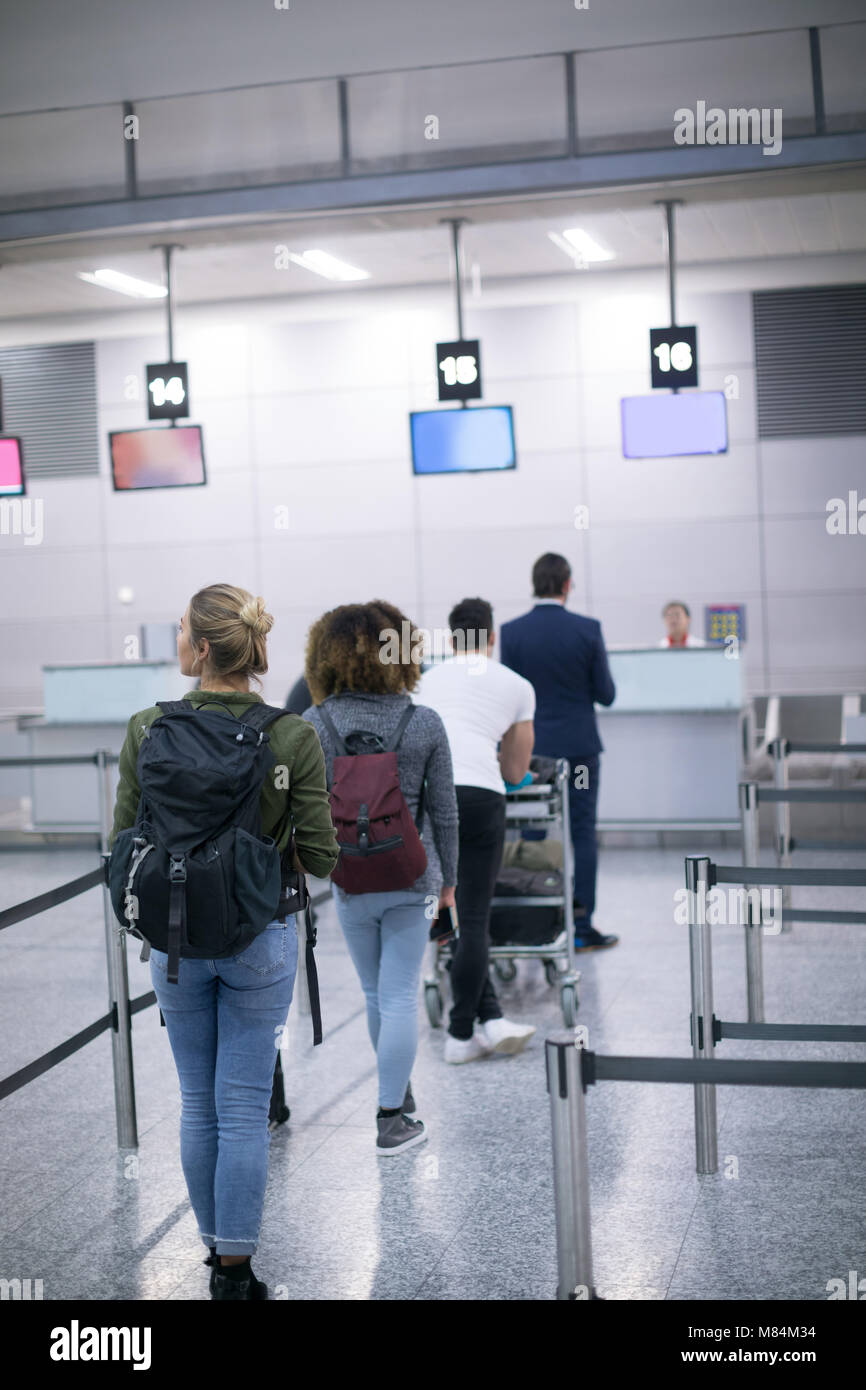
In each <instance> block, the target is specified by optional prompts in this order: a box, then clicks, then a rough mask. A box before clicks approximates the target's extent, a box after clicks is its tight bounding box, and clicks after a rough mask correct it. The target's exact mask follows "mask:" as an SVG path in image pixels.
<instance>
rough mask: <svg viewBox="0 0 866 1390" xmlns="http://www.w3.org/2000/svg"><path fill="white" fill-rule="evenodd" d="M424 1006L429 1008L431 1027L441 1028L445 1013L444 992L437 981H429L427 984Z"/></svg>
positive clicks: (425, 986)
mask: <svg viewBox="0 0 866 1390" xmlns="http://www.w3.org/2000/svg"><path fill="white" fill-rule="evenodd" d="M424 1004H425V1006H426V1008H427V1017H428V1018H429V1020H430V1027H431V1028H439V1027H441V1024H442V1012H443V1004H442V991H441V989H440V988H439V986H438V984H437V983H436V981H435V980H427V981H426V982H425V985H424Z"/></svg>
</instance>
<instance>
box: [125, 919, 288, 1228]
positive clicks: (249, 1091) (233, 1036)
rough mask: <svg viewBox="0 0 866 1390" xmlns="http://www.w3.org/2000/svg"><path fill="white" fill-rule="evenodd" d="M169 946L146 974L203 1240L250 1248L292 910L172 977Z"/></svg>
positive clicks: (260, 1196) (261, 1187)
mask: <svg viewBox="0 0 866 1390" xmlns="http://www.w3.org/2000/svg"><path fill="white" fill-rule="evenodd" d="M167 960H168V957H167V956H166V954H165V952H164V951H151V956H150V976H151V979H152V980H153V987H154V990H155V991H156V998H157V1002H158V1004H159V1007H160V1009H161V1010H162V1013H163V1017H164V1018H165V1026H166V1031H167V1033H168V1041H169V1043H170V1045H171V1050H172V1053H173V1054H174V1061H175V1066H176V1067H177V1074H178V1078H179V1080H180V1093H181V1102H182V1108H181V1119H180V1159H181V1164H182V1166H183V1174H184V1177H185V1178H186V1185H187V1188H188V1190H189V1199H190V1202H191V1203H192V1209H193V1211H194V1212H195V1216H196V1220H197V1221H198V1228H199V1233H200V1235H201V1238H202V1240H203V1241H204V1243H205V1245H207V1246H211V1245H215V1246H216V1250H217V1254H218V1255H252V1253H253V1252H254V1250H255V1248H256V1244H257V1242H258V1238H259V1227H260V1226H261V1220H262V1206H263V1204H264V1200H265V1184H266V1182H267V1177H268V1147H269V1144H270V1132H269V1130H268V1110H269V1107H270V1099H271V1088H272V1086H273V1080H274V1066H275V1064H276V1057H277V1053H276V1049H277V1047H278V1046H279V1042H280V1034H281V1032H282V1030H283V1027H284V1025H285V1022H286V1017H287V1015H288V1012H289V1005H290V1004H291V1002H292V990H293V989H294V984H295V972H296V970H297V966H298V937H297V931H296V928H295V919H294V917H287V918H286V923H285V925H283V923H282V922H271V923H270V924H269V925H268V926H267V927H266V929H265V930H264V931H263V932H260V933H259V935H258V936H257V937H256V938H255V939H254V940H253V941H252V942H251V943H250V945H249V946H247V947H246V949H245V950H243V951H241V952H240V954H239V955H236V956H229V957H226V958H225V959H224V960H188V959H182V960H181V962H180V968H179V970H178V982H177V984H175V985H170V984H169V983H168V980H167V978H166V962H167Z"/></svg>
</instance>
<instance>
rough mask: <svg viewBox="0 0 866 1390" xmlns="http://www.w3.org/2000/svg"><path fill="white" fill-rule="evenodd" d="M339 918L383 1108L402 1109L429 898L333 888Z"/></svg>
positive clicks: (415, 1021)
mask: <svg viewBox="0 0 866 1390" xmlns="http://www.w3.org/2000/svg"><path fill="white" fill-rule="evenodd" d="M332 893H333V896H334V902H335V903H336V906H337V916H338V918H339V919H340V926H341V927H342V929H343V935H344V936H345V938H346V945H347V946H348V948H349V955H350V956H351V957H352V964H353V965H354V967H355V969H356V970H357V972H358V976H359V978H360V980H361V988H362V989H363V991H364V995H365V997H366V1000H367V1028H368V1030H369V1033H370V1041H371V1042H372V1044H373V1047H374V1049H375V1052H376V1061H377V1062H378V1066H379V1105H380V1106H381V1107H382V1109H383V1110H397V1109H398V1108H399V1107H400V1106H401V1105H402V1104H403V1097H404V1096H405V1094H406V1087H407V1085H408V1084H409V1077H410V1076H411V1074H412V1066H413V1064H414V1062H415V1053H416V1051H417V1049H418V985H419V982H420V979H421V965H422V962H423V960H424V951H425V949H426V946H427V942H428V941H429V939H430V921H429V919H428V918H427V917H426V916H425V915H424V909H425V905H426V901H427V900H426V897H425V895H424V894H423V893H412V892H410V891H409V890H408V889H407V890H405V891H402V892H394V893H355V894H349V893H341V892H339V890H338V889H337V888H336V886H335V885H332Z"/></svg>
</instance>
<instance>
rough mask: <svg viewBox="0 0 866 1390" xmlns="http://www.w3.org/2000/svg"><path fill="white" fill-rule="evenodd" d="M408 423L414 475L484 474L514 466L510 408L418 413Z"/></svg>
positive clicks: (512, 422) (500, 406)
mask: <svg viewBox="0 0 866 1390" xmlns="http://www.w3.org/2000/svg"><path fill="white" fill-rule="evenodd" d="M409 420H410V424H411V429H412V468H413V470H414V471H415V472H416V473H419V474H420V473H486V472H488V471H490V470H492V469H502V468H515V467H516V465H517V459H516V457H515V452H514V421H513V419H512V415H511V406H510V405H482V406H474V407H473V406H468V407H467V408H466V409H465V410H463V409H459V410H418V411H414V412H413V413H412V414H411V415H410V416H409Z"/></svg>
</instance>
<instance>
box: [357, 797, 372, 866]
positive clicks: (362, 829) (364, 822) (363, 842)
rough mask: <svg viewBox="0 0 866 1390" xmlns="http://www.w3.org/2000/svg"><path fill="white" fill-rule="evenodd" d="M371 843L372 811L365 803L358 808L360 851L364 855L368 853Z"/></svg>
mask: <svg viewBox="0 0 866 1390" xmlns="http://www.w3.org/2000/svg"><path fill="white" fill-rule="evenodd" d="M369 843H370V811H369V808H368V806H367V805H366V803H365V802H363V801H362V802H361V805H360V806H359V807H358V849H359V850H360V851H361V853H362V854H366V853H367V847H368V845H369Z"/></svg>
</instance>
